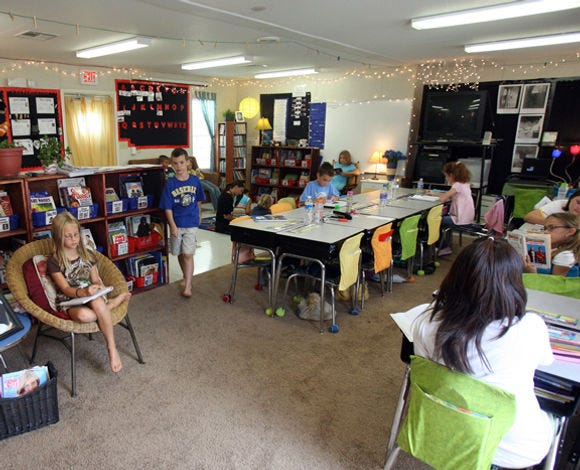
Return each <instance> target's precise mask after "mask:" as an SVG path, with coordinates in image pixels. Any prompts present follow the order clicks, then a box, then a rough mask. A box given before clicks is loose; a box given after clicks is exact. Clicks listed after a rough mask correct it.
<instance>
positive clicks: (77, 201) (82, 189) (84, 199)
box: [66, 186, 93, 207]
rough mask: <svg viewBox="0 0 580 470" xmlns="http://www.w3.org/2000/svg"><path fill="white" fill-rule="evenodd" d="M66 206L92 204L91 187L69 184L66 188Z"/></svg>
mask: <svg viewBox="0 0 580 470" xmlns="http://www.w3.org/2000/svg"><path fill="white" fill-rule="evenodd" d="M66 199H67V200H66V204H67V207H87V206H92V205H93V196H92V194H91V188H89V187H88V186H69V187H68V188H66Z"/></svg>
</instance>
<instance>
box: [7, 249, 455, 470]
mask: <svg viewBox="0 0 580 470" xmlns="http://www.w3.org/2000/svg"><path fill="white" fill-rule="evenodd" d="M449 263H450V261H449V260H442V266H441V268H438V269H437V271H436V272H435V273H434V274H433V275H431V276H425V277H418V278H417V281H416V282H415V283H413V284H410V283H406V284H399V285H396V286H395V289H394V292H393V293H391V294H386V295H385V297H384V298H381V297H380V294H379V293H378V289H377V288H376V285H372V286H371V289H370V294H371V298H370V300H369V301H368V302H367V304H366V308H365V310H364V311H363V312H362V314H361V315H360V316H358V317H352V316H349V315H348V314H347V313H346V308H347V306H346V305H345V304H341V305H339V307H338V323H339V325H340V328H341V330H340V333H339V334H337V335H332V334H330V333H324V334H322V335H321V334H319V332H318V328H317V324H313V323H311V322H308V321H303V320H300V319H298V318H297V317H296V316H295V315H294V314H292V313H289V314H287V315H286V317H284V318H269V317H266V316H265V315H264V314H263V313H262V312H263V311H264V308H265V307H266V306H267V293H266V292H265V291H262V292H257V291H254V290H253V288H252V287H253V285H254V284H255V270H253V269H245V270H241V271H240V276H239V279H238V286H237V291H236V292H237V296H236V299H235V301H234V303H232V304H225V303H223V302H222V300H221V297H222V294H223V293H224V292H225V291H227V289H228V286H229V279H230V274H231V268H230V267H229V266H226V267H223V268H220V269H216V270H214V271H210V272H208V273H205V274H202V275H199V276H196V277H195V278H194V291H195V292H196V294H195V296H194V298H192V299H184V298H182V297H181V296H180V295H179V290H178V287H177V285H176V284H172V285H168V286H164V287H161V288H158V289H155V290H152V291H149V292H146V293H144V294H141V295H137V296H135V297H134V298H133V299H131V305H130V315H131V320H132V322H133V325H134V327H135V330H136V333H137V336H138V339H139V342H140V346H141V349H142V351H143V354H144V356H145V361H146V364H144V365H141V364H138V363H137V361H136V360H135V352H134V350H133V346H132V343H131V341H130V338H129V335H128V334H127V332H126V331H124V330H123V329H121V328H116V330H115V331H116V336H117V340H118V345H119V349H120V352H121V357H122V360H123V364H124V368H123V370H122V371H121V372H120V373H119V374H117V375H115V374H113V373H111V372H110V371H109V370H108V365H107V356H106V351H105V347H104V344H103V339H102V337H101V335H96V338H95V340H94V341H89V340H88V339H87V338H85V337H81V338H79V339H78V341H77V347H78V349H77V351H78V357H77V373H78V377H77V381H78V382H77V383H78V394H79V395H78V397H76V398H71V397H70V394H69V393H70V369H69V356H68V353H67V351H66V350H65V349H64V347H63V346H62V345H61V344H59V343H56V342H54V341H51V340H49V339H45V338H44V339H41V341H40V344H39V353H38V357H37V363H45V362H46V361H47V360H51V361H53V362H54V364H55V365H56V367H57V369H58V370H59V384H58V391H59V401H60V422H59V423H57V424H55V425H52V426H49V427H45V428H42V429H39V430H36V431H33V432H29V433H27V434H23V435H21V436H16V437H12V438H9V439H6V440H4V441H2V442H0V455H2V461H3V467H4V468H6V469H9V468H10V469H11V468H75V469H76V468H79V469H80V468H91V469H92V468H110V469H137V468H138V469H159V468H163V469H169V468H171V469H174V468H179V469H192V468H193V469H246V468H252V469H357V470H358V469H379V468H381V467H382V465H383V463H384V459H385V452H386V443H387V439H388V434H389V430H390V426H391V420H392V415H393V412H394V409H395V406H396V402H397V399H398V393H399V388H400V385H401V381H402V378H403V372H404V366H403V364H402V363H401V361H400V360H399V348H400V344H401V334H400V332H399V331H398V329H397V327H396V326H395V324H394V323H393V321H392V320H391V318H390V316H389V315H388V314H389V313H392V312H396V311H401V310H405V309H408V308H410V307H412V306H414V305H416V304H417V303H420V302H427V301H429V300H430V298H431V293H432V291H433V290H434V289H435V288H436V287H437V286H438V284H439V282H440V280H441V278H442V276H443V274H444V273H445V271H446V270H447V268H448V266H449ZM288 307H289V308H288V310H289V311H290V310H291V309H290V306H288ZM30 346H31V344H30V340H29V341H27V342H26V343H25V344H24V345H23V348H24V349H25V351H28V352H29V351H30ZM4 355H5V358H6V360H7V361H8V363H9V364H10V365H12V364H15V368H20V367H21V364H22V361H21V359H20V358H19V356H18V355H17V354H16V353H15V352H14V351H8V352H7V353H5V354H4ZM397 468H401V469H425V468H426V467H425V466H424V465H423V464H421V463H419V462H417V461H414V460H413V459H411V458H410V457H408V456H405V455H403V456H402V457H401V458H400V459H399V462H398V465H397Z"/></svg>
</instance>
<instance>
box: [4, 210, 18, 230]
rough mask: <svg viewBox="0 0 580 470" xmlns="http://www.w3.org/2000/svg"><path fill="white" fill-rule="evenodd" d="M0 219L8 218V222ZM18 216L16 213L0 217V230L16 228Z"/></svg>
mask: <svg viewBox="0 0 580 470" xmlns="http://www.w3.org/2000/svg"><path fill="white" fill-rule="evenodd" d="M2 219H8V223H2V222H1V221H2ZM19 220H20V216H19V215H18V214H13V215H8V216H6V217H0V232H9V231H11V230H18V221H19Z"/></svg>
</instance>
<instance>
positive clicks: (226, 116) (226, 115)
mask: <svg viewBox="0 0 580 470" xmlns="http://www.w3.org/2000/svg"><path fill="white" fill-rule="evenodd" d="M223 115H224V119H225V120H226V121H233V120H235V118H236V113H235V112H234V111H232V110H231V109H229V108H228V109H226V110H225V111H224V114H223Z"/></svg>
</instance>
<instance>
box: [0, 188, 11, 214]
mask: <svg viewBox="0 0 580 470" xmlns="http://www.w3.org/2000/svg"><path fill="white" fill-rule="evenodd" d="M9 215H14V211H13V210H12V203H11V202H10V196H9V195H8V193H7V192H6V191H0V217H8V216H9Z"/></svg>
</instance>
